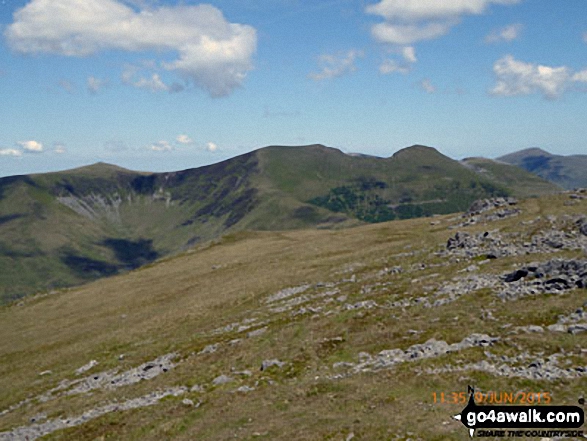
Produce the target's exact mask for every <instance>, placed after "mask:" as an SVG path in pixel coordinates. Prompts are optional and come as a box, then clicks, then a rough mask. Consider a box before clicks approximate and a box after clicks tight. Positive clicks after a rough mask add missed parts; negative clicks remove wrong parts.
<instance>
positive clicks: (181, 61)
mask: <svg viewBox="0 0 587 441" xmlns="http://www.w3.org/2000/svg"><path fill="white" fill-rule="evenodd" d="M139 8H140V7H139ZM5 37H6V38H7V40H8V42H9V44H10V46H11V47H12V49H13V50H15V51H18V52H21V53H53V54H59V55H64V56H77V57H80V56H87V55H91V54H94V53H97V52H100V51H104V50H110V49H114V50H122V51H129V52H144V51H156V52H158V53H161V54H164V53H173V54H177V59H175V60H174V61H170V62H162V63H160V64H159V67H160V68H163V69H166V70H170V71H174V72H177V73H179V74H180V75H181V76H182V77H184V78H186V79H187V80H189V81H191V82H192V83H193V84H195V85H196V86H198V87H201V88H203V89H205V90H206V91H208V92H209V93H210V95H212V96H223V95H227V94H229V93H231V92H232V91H233V90H234V89H235V88H237V87H239V86H241V85H242V83H243V81H244V79H245V77H246V75H247V73H248V72H249V71H250V70H251V69H252V57H253V55H254V53H255V51H256V47H257V35H256V30H255V29H254V28H253V27H252V26H248V25H242V24H237V23H230V22H228V21H227V20H226V19H225V18H224V16H223V14H222V12H221V11H220V10H219V9H217V8H215V7H214V6H211V5H207V4H202V5H194V6H189V5H178V6H160V7H158V8H149V7H145V8H143V9H139V10H136V9H133V8H132V7H129V6H127V5H125V4H123V3H122V2H120V1H118V0H101V1H95V0H94V1H89V0H32V1H30V2H29V3H28V4H27V5H25V6H24V7H23V8H21V9H19V10H17V11H16V12H15V13H14V23H12V24H11V25H9V26H8V27H7V29H6V31H5ZM152 80H153V78H151V81H152ZM146 81H149V80H146Z"/></svg>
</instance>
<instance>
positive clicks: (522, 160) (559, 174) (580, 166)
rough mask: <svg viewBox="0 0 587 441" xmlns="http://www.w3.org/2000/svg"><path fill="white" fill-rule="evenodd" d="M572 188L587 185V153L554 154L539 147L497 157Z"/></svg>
mask: <svg viewBox="0 0 587 441" xmlns="http://www.w3.org/2000/svg"><path fill="white" fill-rule="evenodd" d="M497 159H498V160H499V161H503V162H506V163H508V164H513V165H516V166H518V167H521V168H523V169H525V170H527V171H529V172H531V173H534V174H536V175H538V176H540V177H542V178H544V179H547V180H549V181H551V182H554V183H555V184H557V185H559V186H561V187H562V188H565V189H567V190H572V189H574V188H585V187H587V171H586V170H587V155H570V156H562V155H553V154H550V153H548V152H547V151H544V150H542V149H539V148H530V149H526V150H520V151H518V152H515V153H511V154H509V155H505V156H501V157H500V158H497Z"/></svg>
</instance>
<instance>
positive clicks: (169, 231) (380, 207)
mask: <svg viewBox="0 0 587 441" xmlns="http://www.w3.org/2000/svg"><path fill="white" fill-rule="evenodd" d="M515 170H518V169H514V168H511V167H510V168H509V169H508V170H507V173H508V178H507V179H505V178H503V176H502V175H503V173H502V170H501V169H495V170H494V171H493V175H492V178H491V179H489V178H487V177H486V176H485V175H484V174H483V173H478V172H476V171H475V170H471V169H469V168H467V167H465V166H463V165H462V164H460V163H459V162H458V161H454V160H452V159H450V158H448V157H446V156H444V155H442V154H440V153H439V152H438V151H436V150H435V149H433V148H430V147H424V146H412V147H409V148H406V149H403V150H401V151H399V152H397V153H396V154H394V155H393V156H392V157H390V158H373V157H357V156H350V155H346V154H344V153H342V152H340V151H339V150H336V149H332V148H328V147H324V146H321V145H311V146H303V147H267V148H264V149H260V150H257V151H254V152H251V153H247V154H245V155H241V156H238V157H235V158H232V159H229V160H226V161H223V162H220V163H217V164H213V165H209V166H205V167H200V168H195V169H188V170H183V171H177V172H170V173H140V172H133V171H130V170H126V169H122V168H120V167H116V166H112V165H108V164H103V163H100V164H94V165H92V166H88V167H82V168H79V169H74V170H68V171H64V172H57V173H47V174H39V175H31V176H14V177H8V178H2V179H0V303H2V302H6V301H10V300H13V299H17V298H20V297H23V296H24V295H27V294H30V293H34V292H39V291H44V290H49V291H50V290H52V289H59V288H62V287H66V286H71V285H76V284H80V283H84V282H87V281H89V280H93V279H96V278H100V277H105V276H111V275H114V274H118V273H120V272H124V271H128V270H131V269H135V268H138V267H140V266H142V265H145V264H147V263H149V262H153V261H155V260H156V259H158V258H161V257H163V256H167V255H172V254H175V253H178V252H181V251H183V250H186V249H188V248H190V247H192V246H194V245H196V244H198V243H203V242H205V241H207V240H210V239H213V238H215V237H219V236H220V235H222V234H225V233H227V232H236V231H242V230H245V229H246V230H285V229H302V228H312V227H318V228H341V227H345V226H353V225H358V224H362V223H371V222H381V221H388V220H393V219H408V218H414V217H421V216H430V215H433V214H445V213H451V212H456V211H460V210H465V209H466V208H467V207H468V206H469V204H470V203H471V202H472V201H474V200H475V199H478V198H486V197H491V196H505V195H514V196H516V195H518V196H519V195H525V194H527V191H526V192H524V191H522V190H523V189H524V188H526V189H527V188H529V187H532V188H533V189H534V190H533V193H537V194H545V193H551V192H554V191H557V188H556V187H555V186H554V185H551V184H549V183H546V182H545V181H541V180H540V179H539V178H536V177H534V176H532V175H530V174H527V173H524V172H523V171H522V170H519V171H518V172H519V174H520V176H519V177H515V174H516V172H515ZM504 183H505V184H506V185H503V184H504ZM510 184H511V185H510Z"/></svg>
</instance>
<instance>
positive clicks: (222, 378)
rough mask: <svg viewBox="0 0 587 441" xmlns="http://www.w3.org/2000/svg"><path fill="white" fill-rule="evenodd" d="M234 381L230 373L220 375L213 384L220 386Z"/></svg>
mask: <svg viewBox="0 0 587 441" xmlns="http://www.w3.org/2000/svg"><path fill="white" fill-rule="evenodd" d="M233 381H234V378H232V377H229V376H228V375H224V374H223V375H219V376H218V377H216V378H214V379H213V380H212V384H213V385H215V386H219V385H222V384H226V383H231V382H233Z"/></svg>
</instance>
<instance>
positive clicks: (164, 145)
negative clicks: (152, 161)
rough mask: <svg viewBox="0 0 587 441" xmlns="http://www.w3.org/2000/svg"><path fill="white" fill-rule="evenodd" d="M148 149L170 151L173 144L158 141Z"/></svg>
mask: <svg viewBox="0 0 587 441" xmlns="http://www.w3.org/2000/svg"><path fill="white" fill-rule="evenodd" d="M149 150H152V151H154V152H170V151H171V150H173V146H172V145H171V144H169V142H167V141H158V142H155V143H153V144H151V145H150V146H149Z"/></svg>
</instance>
